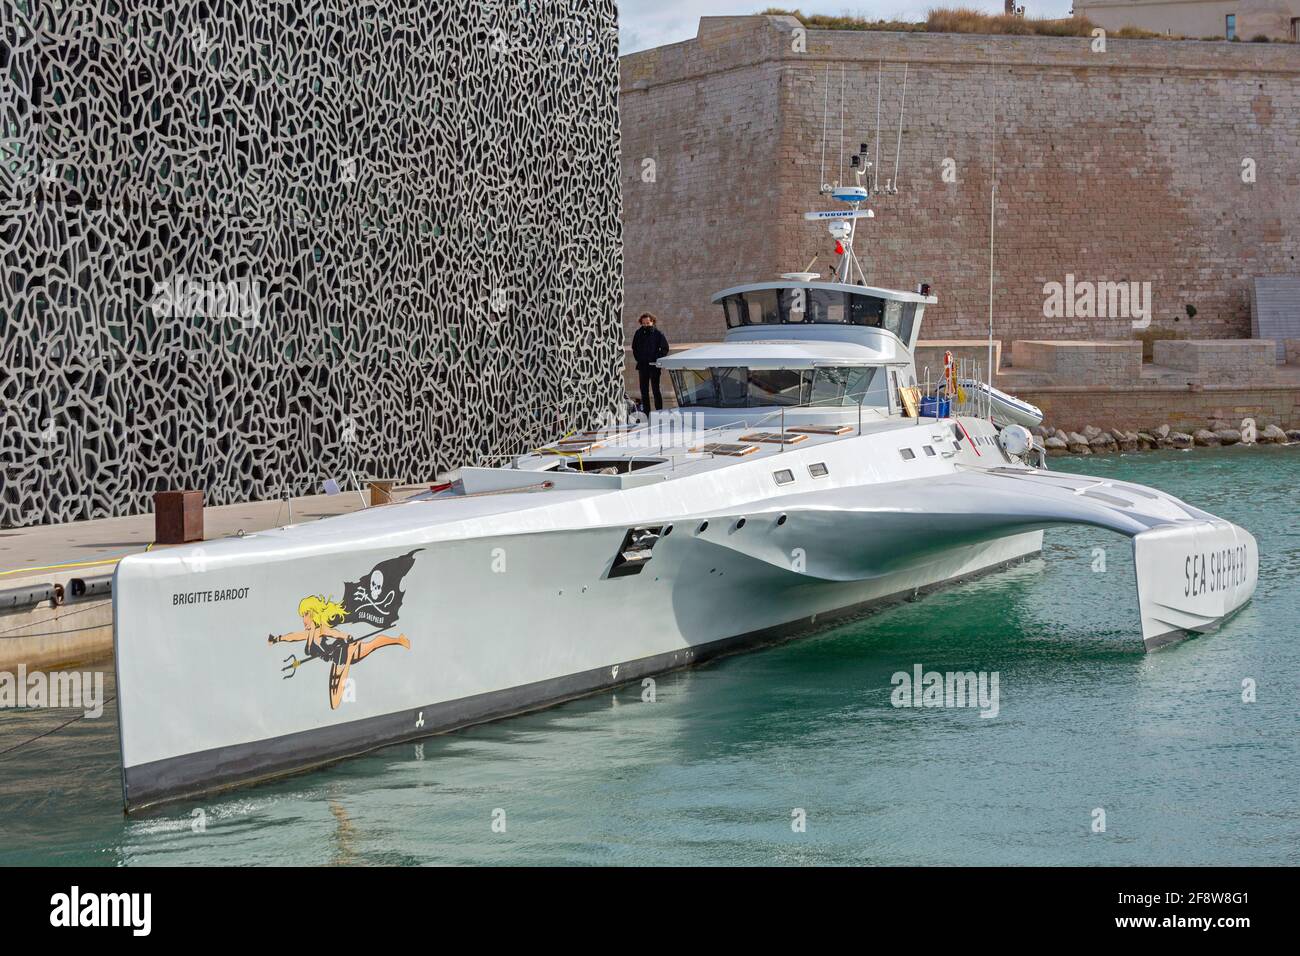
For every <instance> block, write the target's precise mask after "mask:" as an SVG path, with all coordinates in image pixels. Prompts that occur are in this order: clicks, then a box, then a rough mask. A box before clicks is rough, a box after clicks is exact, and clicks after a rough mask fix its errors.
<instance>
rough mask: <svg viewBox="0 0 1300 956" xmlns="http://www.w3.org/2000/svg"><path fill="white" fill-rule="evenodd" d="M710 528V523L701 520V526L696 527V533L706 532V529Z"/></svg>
mask: <svg viewBox="0 0 1300 956" xmlns="http://www.w3.org/2000/svg"><path fill="white" fill-rule="evenodd" d="M708 530H709V523H708V522H707V521H701V522H700V526H699V527H698V528H696V529H695V533H696V534H704V532H706V531H708Z"/></svg>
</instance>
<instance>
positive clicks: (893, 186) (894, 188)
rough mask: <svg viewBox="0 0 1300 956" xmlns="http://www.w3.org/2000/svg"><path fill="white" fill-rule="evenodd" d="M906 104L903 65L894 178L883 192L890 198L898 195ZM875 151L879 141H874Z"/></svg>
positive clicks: (905, 82) (905, 78)
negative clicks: (899, 164) (899, 163)
mask: <svg viewBox="0 0 1300 956" xmlns="http://www.w3.org/2000/svg"><path fill="white" fill-rule="evenodd" d="M906 104H907V64H906V63H904V64H903V95H902V98H901V99H899V101H898V142H897V143H896V144H895V146H894V178H893V179H887V180H885V192H886V193H887V194H888V195H890V196H895V195H897V194H898V161H899V159H900V158H901V157H902V155H903V107H904V106H905V105H906ZM876 147H877V149H878V148H879V147H880V139H879V137H877V139H876Z"/></svg>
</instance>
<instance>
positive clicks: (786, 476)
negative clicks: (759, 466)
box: [772, 468, 794, 485]
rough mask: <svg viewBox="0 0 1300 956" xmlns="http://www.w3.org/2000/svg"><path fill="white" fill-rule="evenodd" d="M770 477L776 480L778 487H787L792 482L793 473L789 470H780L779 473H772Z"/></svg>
mask: <svg viewBox="0 0 1300 956" xmlns="http://www.w3.org/2000/svg"><path fill="white" fill-rule="evenodd" d="M772 477H773V478H774V479H776V483H777V484H778V485H788V484H790V482H792V481H794V472H793V471H791V470H790V469H789V468H782V469H781V470H780V471H774V472H772Z"/></svg>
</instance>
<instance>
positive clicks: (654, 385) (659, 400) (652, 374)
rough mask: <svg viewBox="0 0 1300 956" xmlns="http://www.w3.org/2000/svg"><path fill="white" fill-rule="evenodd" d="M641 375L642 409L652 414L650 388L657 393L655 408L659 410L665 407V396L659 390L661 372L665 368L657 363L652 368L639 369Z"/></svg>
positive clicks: (647, 415)
mask: <svg viewBox="0 0 1300 956" xmlns="http://www.w3.org/2000/svg"><path fill="white" fill-rule="evenodd" d="M637 371H638V372H639V373H640V375H641V410H642V411H643V412H645V413H646V417H647V418H648V417H649V416H650V390H651V389H654V393H655V410H656V411H658V410H660V409H662V408H663V407H664V397H663V395H662V394H661V393H660V391H659V374H660V373H661V372H662V371H663V369H661V368H659V367H658V366H657V365H656V366H653V367H651V368H642V369H637Z"/></svg>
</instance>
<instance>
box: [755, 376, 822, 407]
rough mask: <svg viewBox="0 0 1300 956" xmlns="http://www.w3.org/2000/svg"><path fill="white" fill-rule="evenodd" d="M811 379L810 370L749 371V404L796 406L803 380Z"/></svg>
mask: <svg viewBox="0 0 1300 956" xmlns="http://www.w3.org/2000/svg"><path fill="white" fill-rule="evenodd" d="M811 377H812V370H810V369H808V370H803V371H800V370H799V369H785V368H775V369H751V370H750V372H749V404H750V405H798V404H800V402H801V400H802V398H803V393H804V388H805V386H806V381H805V379H806V378H811Z"/></svg>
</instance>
